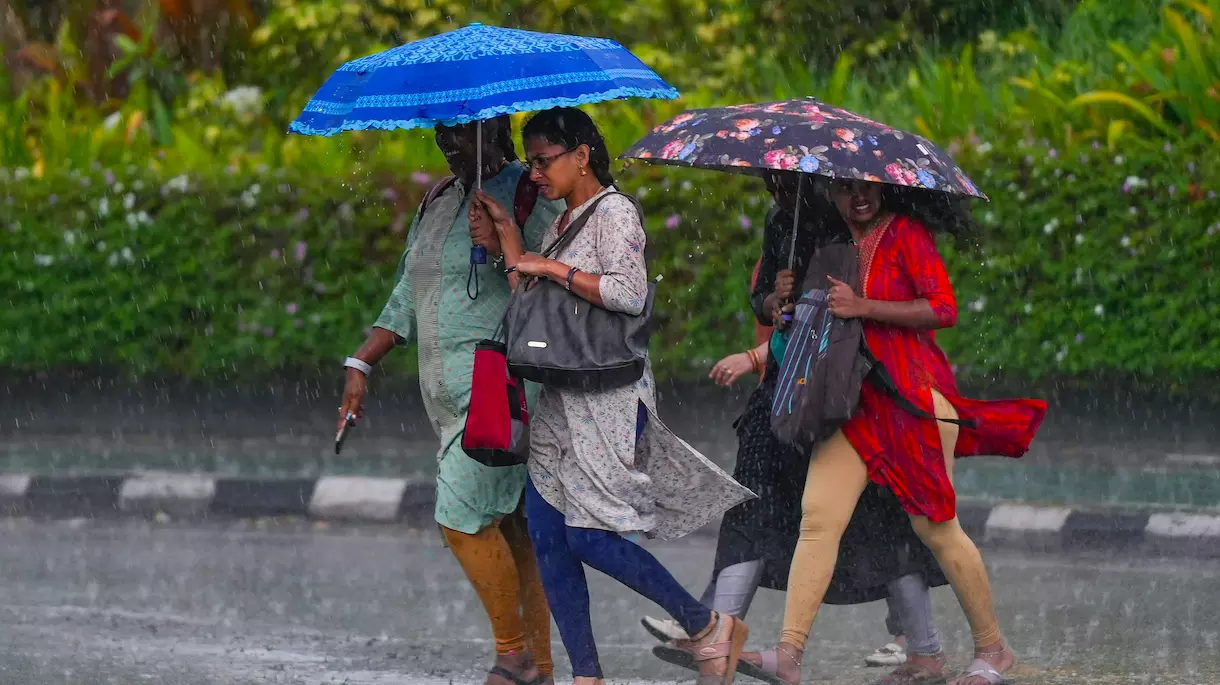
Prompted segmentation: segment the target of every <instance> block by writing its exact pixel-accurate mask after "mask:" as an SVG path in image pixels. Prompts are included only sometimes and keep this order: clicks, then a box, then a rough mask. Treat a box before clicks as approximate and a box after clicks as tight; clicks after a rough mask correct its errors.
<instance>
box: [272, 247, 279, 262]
mask: <svg viewBox="0 0 1220 685" xmlns="http://www.w3.org/2000/svg"><path fill="white" fill-rule="evenodd" d="M271 258H272V259H279V258H280V249H279V248H278V247H277V248H275V249H274V250H272V251H271Z"/></svg>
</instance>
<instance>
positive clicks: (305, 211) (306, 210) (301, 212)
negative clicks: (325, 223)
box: [294, 207, 309, 222]
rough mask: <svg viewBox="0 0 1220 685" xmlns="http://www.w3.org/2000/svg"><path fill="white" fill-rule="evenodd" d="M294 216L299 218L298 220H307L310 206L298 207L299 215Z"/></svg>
mask: <svg viewBox="0 0 1220 685" xmlns="http://www.w3.org/2000/svg"><path fill="white" fill-rule="evenodd" d="M294 218H295V219H296V220H297V222H302V221H305V220H306V219H308V218H309V208H308V207H302V208H300V209H298V210H297V215H296V217H294Z"/></svg>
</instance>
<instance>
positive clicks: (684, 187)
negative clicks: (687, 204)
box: [681, 181, 695, 190]
mask: <svg viewBox="0 0 1220 685" xmlns="http://www.w3.org/2000/svg"><path fill="white" fill-rule="evenodd" d="M694 187H695V184H693V183H691V182H690V181H683V182H682V186H681V188H682V190H690V189H691V188H694Z"/></svg>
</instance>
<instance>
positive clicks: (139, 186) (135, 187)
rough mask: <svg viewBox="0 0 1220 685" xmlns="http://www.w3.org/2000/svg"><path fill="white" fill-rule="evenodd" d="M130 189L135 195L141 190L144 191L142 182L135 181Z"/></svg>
mask: <svg viewBox="0 0 1220 685" xmlns="http://www.w3.org/2000/svg"><path fill="white" fill-rule="evenodd" d="M131 189H132V190H134V191H136V192H137V193H138V192H140V191H141V190H144V181H136V182H135V183H132V184H131Z"/></svg>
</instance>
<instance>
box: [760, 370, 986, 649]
mask: <svg viewBox="0 0 1220 685" xmlns="http://www.w3.org/2000/svg"><path fill="white" fill-rule="evenodd" d="M932 403H933V405H934V406H935V410H936V415H937V416H940V417H943V418H954V419H955V418H957V411H956V410H954V408H953V405H952V404H950V403H949V402H948V401H947V400H946V399H945V398H944V397H943V396H942V395H941V394H940V393H938V392H936V391H935V390H933V391H932ZM937 425H938V426H939V427H940V440H941V445H942V446H943V448H944V451H945V468H947V469H948V471H949V478H950V480H952V478H953V448H954V445H956V444H957V434H958V427H957V425H955V424H952V423H944V422H938V424H937ZM867 484H868V470H867V468H866V467H865V466H864V461H863V460H861V458H860V455H859V454H858V453H857V452H856V450H855V448H853V447H852V446H851V443H850V442H848V441H847V438H846V437H844V436H843V433H842V431H840V432H838V433H835V434H834V436H833V437H831V438H830V440H828V441H826V442H825V443H823V444H822V445H820V446H819V447H818V448H817V451H816V452H814V455H813V459H811V460H810V463H809V474H808V476H807V477H806V479H805V492H804V496H803V497H802V499H801V511H802V518H801V533H800V537H799V538H798V542H797V544H796V551H795V553H794V554H793V558H792V569H791V570H790V571H789V575H788V597H787V603H786V604H785V606H784V630H783V633H782V634H781V635H780V642H781V643H782V644H787V645H790V646H792V647H796V648H797V649H798V650H801V651H804V649H805V643H806V642H807V641H808V640H809V631H810V630H811V629H812V628H813V621H814V619H815V618H817V615H818V609H819V608H820V607H821V604H822V598H823V597H825V595H826V589H827V587H828V586H829V585H830V578H831V575H832V574H833V573H834V567H835V558H836V557H837V556H838V553H839V539H840V538H841V537H842V535H843V531H844V530H845V529H846V528H847V523H848V521H849V520H850V519H851V515H852V512H853V511H855V508H856V502H857V501H859V499H860V494H861V493H863V492H864V488H865V486H866V485H867ZM911 526H912V527H913V528H914V529H915V534H916V535H918V536H919V538H920V539H921V540H923V543H924V544H925V545H927V546H928V549H930V550H931V551H932V554H933V555H935V556H936V560H937V561H938V562H940V567H941V569H943V570H944V572H945V576H946V577H947V578H948V580H949V584H950V585H952V586H953V592H954V593H955V594H956V595H957V601H958V603H960V604H961V606H962V610H963V611H964V612H965V613H966V620H967V621H968V622H969V623H970V632H971V634H972V635H973V637H974V643H975V647H976V648H981V647H988V646H991V645H994V644H995V643H997V642H999V640H1000V628H999V624H998V623H997V622H996V617H995V609H994V608H993V606H992V600H991V584H990V582H989V581H988V580H987V570H986V568H984V566H983V558H982V556H980V555H979V550H978V548H977V547H975V546H974V542H972V541H971V540H970V538H969V537H967V535H966V532H965V531H963V530H962V527H961V524H960V523H958V520H957V519H956V518H954V519H953V520H951V521H945V522H943V523H932V522H931V521H929V520H928V519H927V518H926V517H923V516H915V515H912V516H911Z"/></svg>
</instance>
